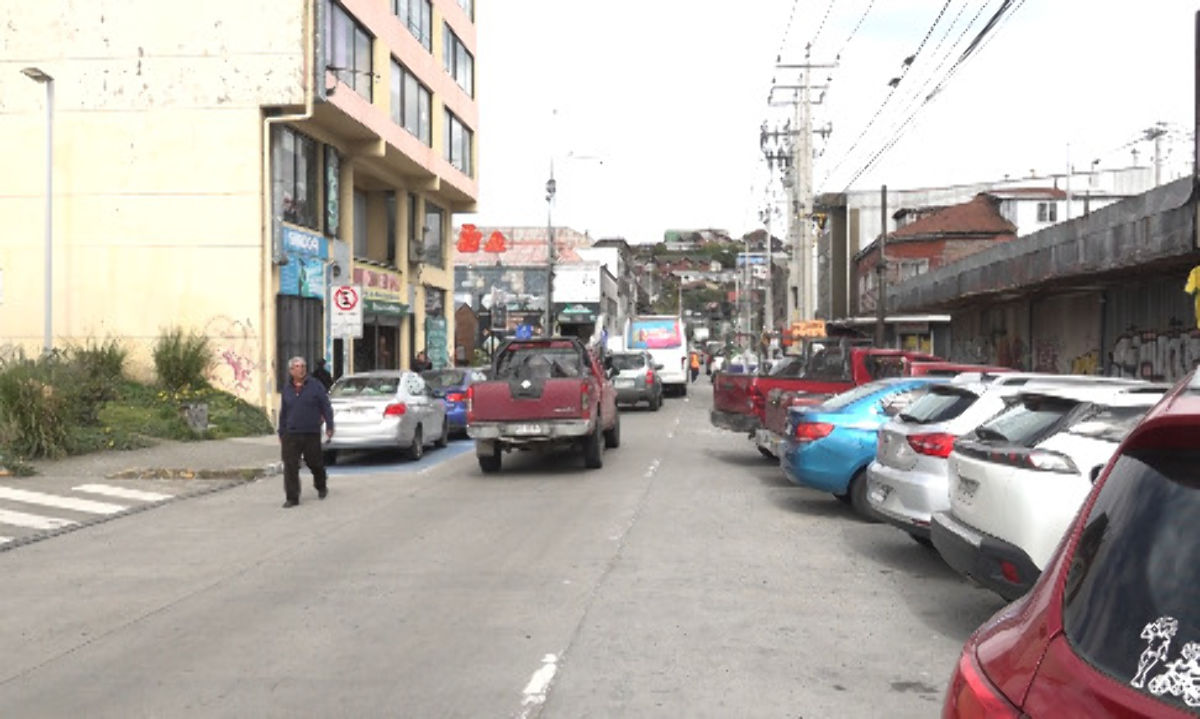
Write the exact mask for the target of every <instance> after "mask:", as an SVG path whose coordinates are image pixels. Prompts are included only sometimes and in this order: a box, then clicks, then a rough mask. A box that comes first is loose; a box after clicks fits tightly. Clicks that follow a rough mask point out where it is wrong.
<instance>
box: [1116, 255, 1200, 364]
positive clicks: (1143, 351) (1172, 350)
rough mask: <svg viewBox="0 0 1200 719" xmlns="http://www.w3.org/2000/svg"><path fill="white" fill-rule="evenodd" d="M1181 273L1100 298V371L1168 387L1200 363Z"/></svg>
mask: <svg viewBox="0 0 1200 719" xmlns="http://www.w3.org/2000/svg"><path fill="white" fill-rule="evenodd" d="M1186 281H1187V273H1186V271H1179V272H1175V273H1171V274H1168V275H1163V276H1161V277H1159V278H1157V279H1155V280H1152V281H1147V282H1141V283H1138V284H1136V285H1130V286H1126V287H1122V288H1119V289H1113V290H1109V291H1108V292H1107V293H1106V299H1107V302H1106V305H1105V318H1104V319H1105V321H1104V352H1105V356H1104V360H1105V372H1106V373H1107V374H1110V375H1114V376H1122V377H1141V378H1143V379H1150V380H1155V381H1164V382H1174V381H1176V380H1178V379H1179V378H1180V377H1182V376H1183V375H1185V374H1187V373H1188V372H1189V371H1191V369H1192V368H1193V367H1195V366H1196V365H1197V364H1198V363H1200V330H1197V329H1196V316H1195V311H1194V305H1193V299H1192V296H1191V295H1189V294H1187V293H1185V292H1184V291H1183V287H1184V284H1185V282H1186Z"/></svg>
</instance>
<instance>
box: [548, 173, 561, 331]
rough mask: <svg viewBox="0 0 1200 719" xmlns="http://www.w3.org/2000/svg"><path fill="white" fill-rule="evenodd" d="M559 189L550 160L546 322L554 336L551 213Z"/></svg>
mask: <svg viewBox="0 0 1200 719" xmlns="http://www.w3.org/2000/svg"><path fill="white" fill-rule="evenodd" d="M557 191H558V183H557V182H555V181H554V160H553V159H551V160H550V179H549V180H546V243H547V253H546V322H545V333H546V336H547V337H553V336H554V261H555V254H556V251H555V248H554V221H553V216H552V215H551V212H552V208H553V206H554V193H555V192H557Z"/></svg>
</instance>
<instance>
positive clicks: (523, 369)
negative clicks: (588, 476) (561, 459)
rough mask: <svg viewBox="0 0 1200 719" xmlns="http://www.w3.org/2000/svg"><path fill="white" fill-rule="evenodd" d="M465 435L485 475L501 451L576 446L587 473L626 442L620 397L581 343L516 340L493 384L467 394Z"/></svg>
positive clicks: (506, 348) (507, 347) (502, 355)
mask: <svg viewBox="0 0 1200 719" xmlns="http://www.w3.org/2000/svg"><path fill="white" fill-rule="evenodd" d="M467 435H468V436H469V437H471V438H472V439H474V440H475V455H476V456H477V457H478V459H479V468H480V469H482V470H483V471H484V472H498V471H500V464H501V456H502V453H503V452H507V451H512V450H513V449H545V448H551V447H558V446H564V445H568V446H574V447H576V448H578V449H579V450H580V451H581V452H582V454H583V460H584V464H585V465H586V466H587V467H588V468H589V469H595V468H598V467H600V466H602V465H603V463H604V459H603V456H602V451H603V449H604V448H605V447H609V448H615V447H617V446H618V445H620V443H621V418H620V415H618V414H617V395H616V391H615V390H613V386H612V382H611V381H610V378H609V373H608V371H607V370H606V369H605V368H604V367H603V366H602V365H601V362H600V359H599V358H598V357H597V356H596V354H595V353H593V352H592V351H591V350H589V349H588V348H587V347H586V346H585V345H584V344H583V342H582V341H581V340H579V339H577V338H575V337H550V338H545V339H531V340H514V341H510V342H508V343H506V344H504V345H501V347H500V348H499V349H498V350H497V351H496V357H495V360H494V361H493V363H492V379H491V380H489V381H486V382H476V383H475V384H472V385H471V386H470V388H468V390H467Z"/></svg>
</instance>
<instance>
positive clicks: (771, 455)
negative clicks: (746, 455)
mask: <svg viewBox="0 0 1200 719" xmlns="http://www.w3.org/2000/svg"><path fill="white" fill-rule="evenodd" d="M758 453H759V454H761V455H762V456H763V457H766V458H767V459H769V460H771V461H772V462H777V461H779V458H778V457H776V456H775V453H774V452H772V451H771V450H769V449H767V448H766V447H759V448H758Z"/></svg>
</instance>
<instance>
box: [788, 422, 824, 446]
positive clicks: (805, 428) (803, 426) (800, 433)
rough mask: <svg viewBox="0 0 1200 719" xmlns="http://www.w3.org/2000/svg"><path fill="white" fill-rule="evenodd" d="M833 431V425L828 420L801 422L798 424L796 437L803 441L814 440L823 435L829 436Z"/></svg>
mask: <svg viewBox="0 0 1200 719" xmlns="http://www.w3.org/2000/svg"><path fill="white" fill-rule="evenodd" d="M832 431H833V425H832V424H829V423H828V422H801V423H800V424H798V425H796V433H795V436H796V439H797V440H799V441H801V442H812V441H813V440H816V439H821V438H822V437H828V436H829V433H830V432H832Z"/></svg>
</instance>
